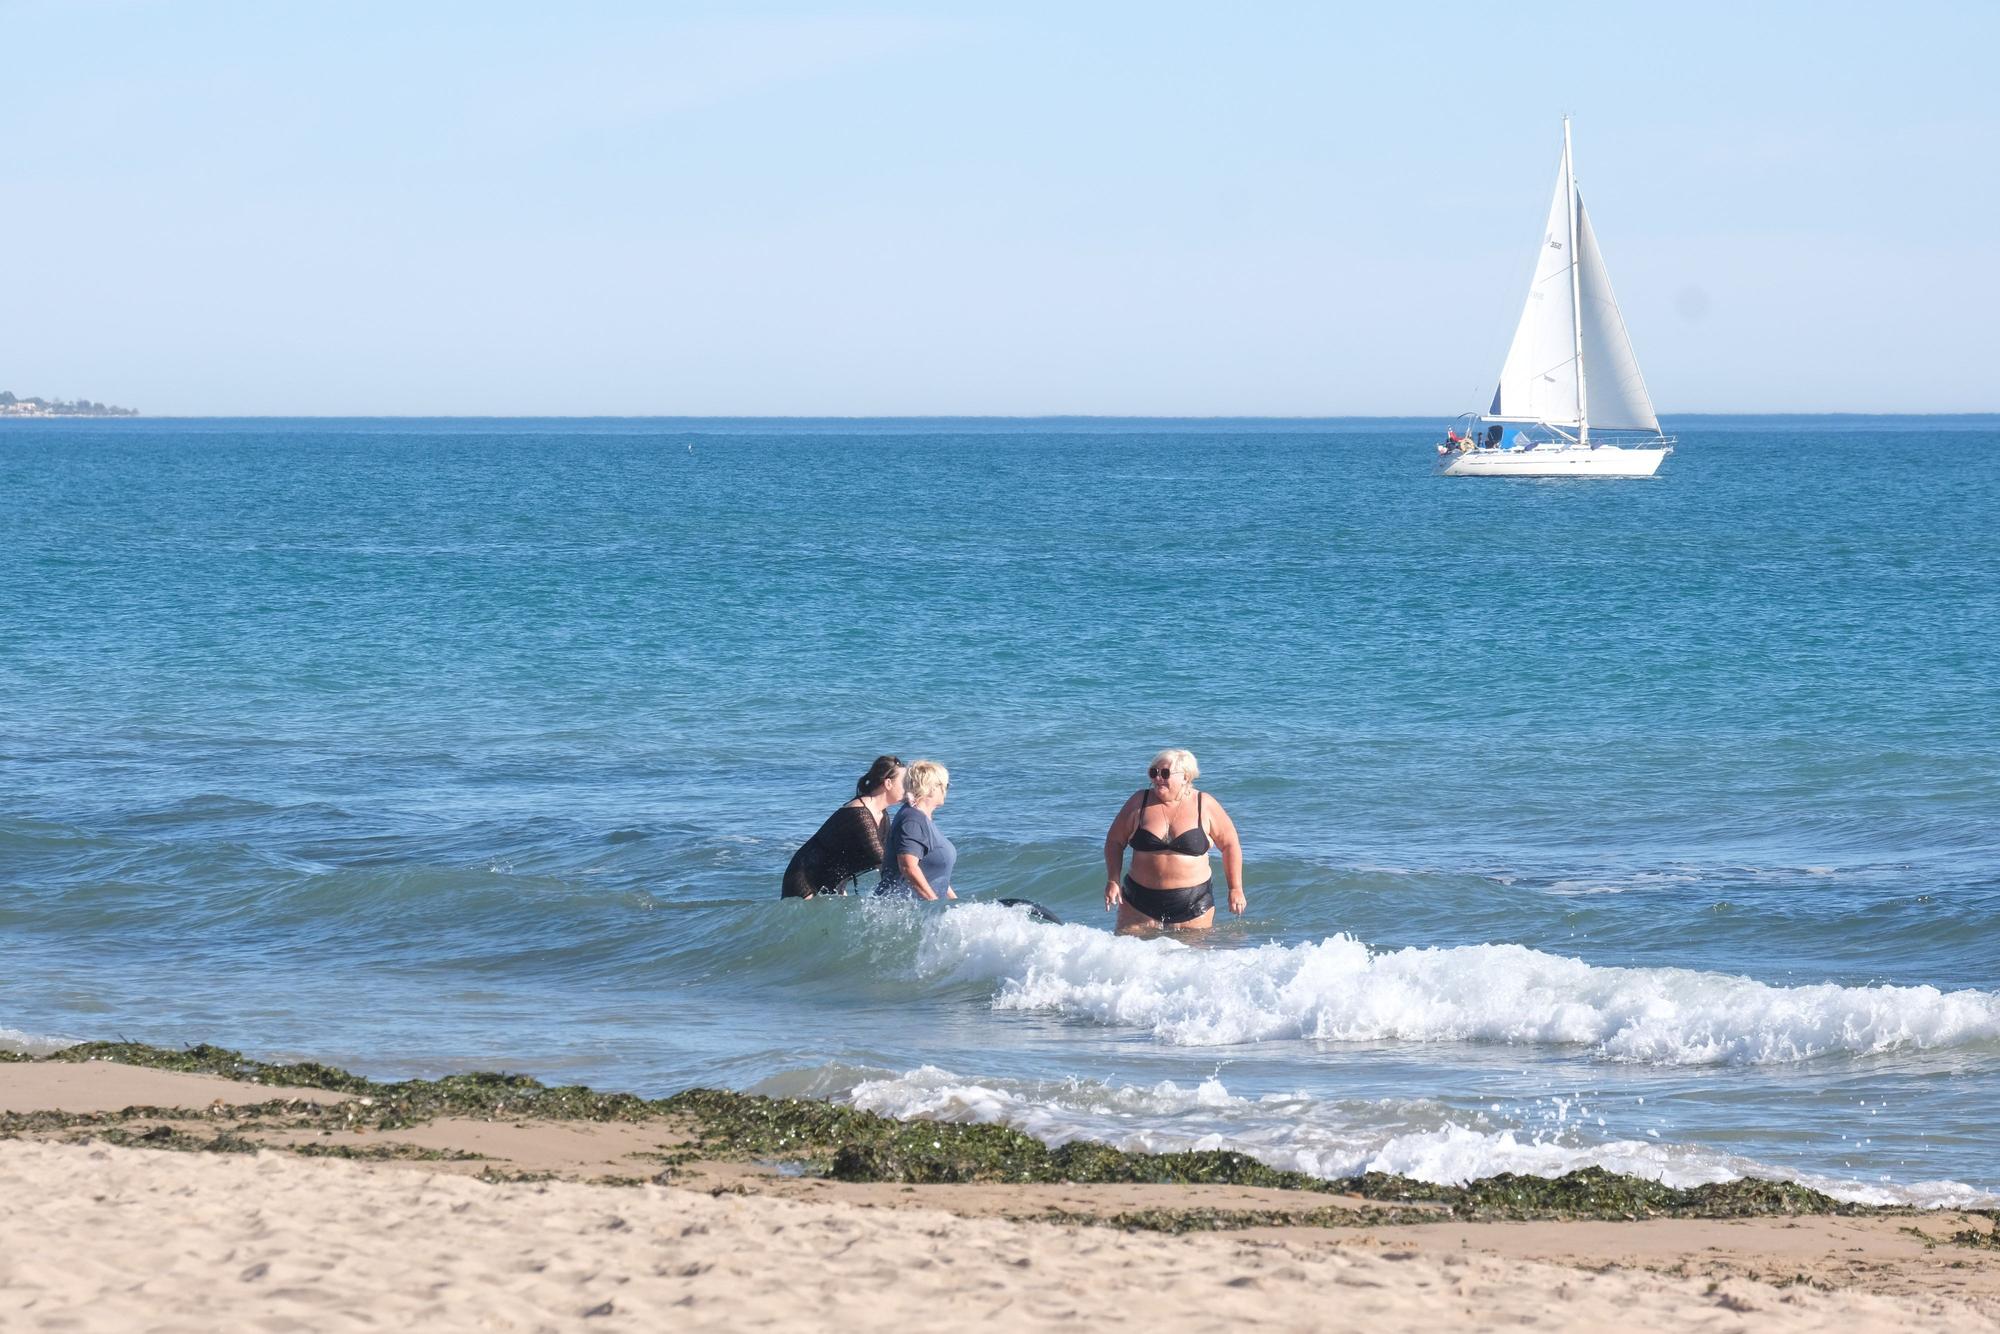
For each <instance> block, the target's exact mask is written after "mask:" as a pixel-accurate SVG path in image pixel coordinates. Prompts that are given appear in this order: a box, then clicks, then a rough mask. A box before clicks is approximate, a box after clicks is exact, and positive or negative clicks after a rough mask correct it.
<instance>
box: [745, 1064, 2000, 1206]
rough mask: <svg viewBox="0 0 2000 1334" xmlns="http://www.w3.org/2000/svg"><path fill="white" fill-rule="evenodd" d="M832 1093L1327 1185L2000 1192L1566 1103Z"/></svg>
mask: <svg viewBox="0 0 2000 1334" xmlns="http://www.w3.org/2000/svg"><path fill="white" fill-rule="evenodd" d="M771 1091H774V1092H775V1091H778V1090H777V1089H775V1088H774V1089H773V1090H771ZM821 1091H822V1092H826V1091H830V1090H824V1089H822V1090H821ZM837 1096H840V1097H842V1098H843V1099H844V1100H845V1101H847V1102H850V1103H852V1104H853V1105H854V1106H856V1107H859V1108H861V1109H863V1110H865V1111H871V1112H876V1113H878V1114H880V1115H883V1116H891V1117H896V1118H898V1119H902V1120H936V1121H958V1122H984V1123H990V1124H999V1125H1006V1126H1011V1127H1012V1128H1014V1129H1016V1130H1019V1131H1022V1132H1023V1133H1024V1134H1028V1135H1032V1136H1034V1137H1035V1138H1036V1139H1039V1140H1042V1141H1044V1142H1045V1143H1048V1144H1050V1145H1062V1144H1066V1143H1069V1142H1070V1141H1072V1140H1079V1139H1083V1140H1092V1141H1096V1142H1099V1143H1104V1144H1110V1145H1112V1146H1113V1147H1115V1148H1119V1149H1123V1150H1126V1151H1128V1152H1148V1153H1170V1152H1177V1151H1180V1150H1190V1149H1193V1150H1205V1149H1230V1150H1234V1151H1236V1152H1239V1153H1243V1154H1247V1155H1248V1156H1250V1157H1252V1158H1255V1159H1257V1160H1258V1161H1259V1162H1263V1163H1266V1164H1268V1165H1269V1166H1272V1167H1277V1168H1282V1169H1287V1170H1290V1171H1296V1172H1304V1173H1307V1174H1308V1175H1312V1176H1317V1177H1322V1178H1327V1179H1338V1178H1343V1177H1351V1176H1357V1175H1359V1174H1361V1173H1364V1172H1387V1173H1393V1174H1395V1175H1398V1176H1405V1177H1410V1178H1413V1179H1415V1180H1418V1181H1429V1182H1435V1183H1438V1184H1440V1185H1462V1184H1464V1183H1465V1182H1468V1181H1474V1180H1478V1179H1480V1178H1483V1177H1491V1176H1497V1175H1499V1174H1500V1173H1502V1172H1513V1173H1517V1174H1520V1175H1525V1176H1539V1177H1559V1176H1563V1175H1565V1174H1566V1173H1569V1172H1574V1171H1578V1170H1580V1169H1582V1168H1586V1167H1599V1168H1603V1169H1605V1170H1606V1171H1611V1172H1620V1173H1625V1174H1627V1175H1630V1176H1636V1177H1642V1178H1646V1179H1648V1180H1654V1181H1660V1182H1663V1183H1664V1184H1666V1185H1669V1186H1678V1187H1688V1186H1698V1185H1705V1184H1709V1183H1712V1182H1721V1181H1734V1180H1738V1179H1741V1178H1744V1177H1758V1178H1762V1179H1765V1180H1790V1181H1796V1182H1798V1183H1799V1184H1801V1185H1805V1186H1810V1187H1812V1188H1813V1189H1815V1190H1820V1191H1824V1192H1825V1193H1826V1194H1828V1195H1831V1196H1833V1197H1834V1198H1835V1199H1840V1200H1847V1201H1851V1202H1853V1203H1857V1204H1875V1205H1910V1206H1916V1207H1920V1208H1987V1207H1991V1206H1993V1205H1995V1204H1997V1203H2000V1196H1996V1195H1993V1194H1991V1193H1989V1192H1986V1191H1982V1190H1979V1189H1977V1188H1975V1187H1972V1186H1968V1185H1966V1184H1964V1183H1962V1182H1957V1181H1918V1182H1910V1183H1893V1182H1888V1181H1880V1182H1863V1181H1855V1180H1850V1179H1844V1178H1839V1177H1833V1176H1827V1175H1824V1174H1819V1173H1811V1172H1799V1171H1795V1170H1787V1169H1784V1168H1780V1167H1776V1166H1773V1165H1771V1164H1767V1163H1760V1162H1757V1161H1755V1160H1753V1159H1750V1158H1746V1157H1742V1156H1739V1155H1735V1154H1728V1153H1722V1152H1719V1151H1717V1150H1715V1149H1712V1148H1705V1147H1702V1146H1698V1145H1688V1144H1675V1143H1665V1142H1660V1141H1657V1140H1651V1139H1631V1138H1609V1139H1604V1140H1600V1141H1597V1142H1592V1141H1591V1140H1590V1139H1589V1134H1590V1131H1589V1129H1588V1123H1587V1122H1585V1121H1582V1120H1580V1119H1573V1118H1572V1117H1571V1116H1570V1115H1569V1113H1571V1112H1572V1111H1574V1110H1575V1109H1574V1108H1573V1107H1569V1106H1560V1107H1559V1110H1558V1111H1557V1112H1555V1113H1554V1114H1552V1115H1550V1116H1549V1117H1548V1118H1547V1123H1546V1124H1544V1125H1541V1126H1526V1125H1508V1124H1504V1123H1502V1122H1501V1121H1500V1120H1497V1119H1496V1118H1493V1117H1488V1116H1486V1115H1481V1114H1478V1113H1466V1112H1464V1111H1460V1110H1455V1109H1451V1108H1447V1107H1445V1106H1443V1105H1441V1104H1438V1103H1434V1102H1428V1101H1422V1100H1418V1101H1402V1100H1394V1099H1385V1100H1379V1101H1368V1100H1359V1099H1322V1098H1313V1097H1311V1096H1309V1095H1307V1094H1304V1093H1291V1094H1270V1095H1266V1096H1264V1097H1261V1098H1245V1097H1239V1096H1237V1095H1235V1094H1232V1093H1230V1092H1229V1090H1228V1089H1227V1088H1226V1087H1225V1086H1224V1085H1223V1083H1222V1081H1221V1080H1220V1079H1215V1078H1210V1079H1206V1080H1203V1081H1201V1082H1200V1083H1199V1084H1197V1085H1195V1086H1194V1087H1191V1088H1189V1087H1182V1086H1181V1085H1178V1084H1176V1083H1175V1082H1173V1081H1171V1080H1167V1081H1162V1082H1161V1083H1158V1084H1155V1085H1152V1086H1150V1087H1143V1088H1142V1087H1134V1086H1131V1085H1121V1086H1111V1085H1106V1084H1100V1083H1095V1082H1092V1081H1085V1080H1068V1081H1061V1082H1049V1081H1038V1082H1028V1081H1014V1080H997V1079H996V1080H981V1079H967V1078H963V1077H960V1076H958V1075H954V1074H952V1073H950V1072H948V1071H945V1070H942V1069H939V1068H938V1067H936V1066H922V1067H920V1068H918V1069H915V1070H910V1071H907V1072H905V1073H903V1074H901V1075H895V1076H888V1077H878V1078H863V1079H860V1080H859V1081H858V1082H855V1083H854V1084H852V1086H851V1087H849V1088H848V1089H847V1090H846V1092H845V1093H844V1094H839V1095H837ZM1554 1101H1555V1102H1557V1103H1558V1104H1560V1103H1561V1101H1562V1100H1554Z"/></svg>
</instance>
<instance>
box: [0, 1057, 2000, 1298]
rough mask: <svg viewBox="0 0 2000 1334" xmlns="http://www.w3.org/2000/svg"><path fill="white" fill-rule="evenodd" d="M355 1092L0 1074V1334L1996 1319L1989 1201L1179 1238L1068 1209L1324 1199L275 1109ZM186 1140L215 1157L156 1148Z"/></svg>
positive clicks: (646, 1123) (98, 1072)
mask: <svg viewBox="0 0 2000 1334" xmlns="http://www.w3.org/2000/svg"><path fill="white" fill-rule="evenodd" d="M355 1101H358V1100H357V1099H355V1098H353V1096H352V1095H343V1094H341V1093H338V1092H329V1091H328V1090H326V1089H321V1088H300V1089H293V1088H274V1087H272V1086H271V1084H269V1083H268V1082H267V1083H249V1082H246V1081H240V1080H229V1079H224V1078H219V1077H216V1076H212V1075H199V1074H185V1073H178V1072H173V1071H166V1070H157V1069H144V1068H137V1067H132V1066H126V1065H120V1064H114V1063H111V1062H107V1061H93V1062H87V1063H61V1062H33V1063H28V1062H13V1063H6V1064H0V1118H4V1120H0V1130H4V1133H5V1134H7V1135H8V1136H9V1137H10V1138H8V1139H6V1140H4V1141H0V1199H5V1200H7V1201H8V1208H7V1209H6V1210H5V1213H4V1223H0V1327H5V1328H10V1329H13V1328H19V1329H51V1330H53V1329H78V1330H114V1329H115V1330H127V1329H161V1330H167V1329H190V1330H192V1329H271V1330H279V1329H304V1328H313V1329H347V1328H356V1329H358V1328H383V1327H390V1328H397V1327H415V1328H437V1329H501V1330H538V1329H564V1328H590V1329H620V1328H630V1329H643V1328H657V1327H662V1326H669V1325H670V1326H673V1327H700V1328H707V1327H717V1326H731V1327H767V1328H807V1327H811V1328H851V1327H855V1328H858V1327H864V1326H866V1327H880V1326H882V1325H883V1324H884V1323H885V1322H886V1323H889V1324H891V1325H893V1326H895V1327H899V1328H911V1329H945V1328H952V1327H957V1326H960V1325H963V1324H965V1323H967V1322H970V1321H975V1320H977V1321H982V1322H987V1323H990V1324H993V1325H995V1326H996V1327H1000V1328H1020V1329H1038V1328H1045V1327H1059V1326H1070V1327H1074V1326H1076V1325H1079V1324H1081V1323H1084V1322H1093V1323H1108V1324H1111V1325H1114V1326H1117V1327H1121V1328H1129V1327H1134V1326H1141V1325H1151V1326H1160V1327H1169V1328H1176V1329H1181V1328H1185V1329H1206V1328H1220V1327H1222V1326H1224V1325H1230V1326H1245V1325H1247V1326H1251V1327H1255V1328H1274V1329H1345V1328H1355V1329H1359V1328H1368V1329H1371V1330H1404V1329H1407V1330H1418V1329H1425V1330H1434V1329H1439V1328H1488V1327H1496V1326H1507V1325H1517V1324H1518V1325H1533V1326H1534V1327H1536V1328H1545V1329H1547V1328H1553V1329H1597V1328H1606V1327H1611V1326H1614V1325H1615V1326H1621V1327H1626V1328H1634V1329H1668V1328H1674V1329H1714V1330H1733V1329H1745V1330H1749V1329H1755V1330H1766V1329H1769V1330H1792V1329H1801V1330H1804V1329H1844V1330H1845V1329H1853V1330H1869V1329H1885V1330H1886V1329H1892V1328H1909V1327H1918V1328H1924V1329H1938V1330H1960V1329H1963V1330H1983V1329H1994V1328H1996V1327H2000V1250H1994V1249H1991V1248H1982V1247H1972V1246H1966V1245H1963V1244H1955V1243H1953V1242H1952V1241H1951V1240H1950V1238H1951V1236H1952V1235H1953V1234H1954V1233H1956V1232H1961V1231H1966V1230H1975V1231H1976V1230H1984V1229H1985V1228H1987V1227H1989V1226H1990V1222H1989V1220H1987V1219H1985V1218H1983V1217H1980V1216H1976V1215H1965V1214H1956V1213H1925V1214H1910V1213H1900V1212H1899V1213H1879V1214H1878V1213H1863V1214H1858V1215H1852V1216H1833V1217H1817V1216H1814V1217H1763V1218H1747V1219H1686V1218H1674V1219H1653V1220H1646V1221H1601V1220H1569V1221H1525V1222H1467V1221H1461V1220H1450V1221H1444V1220H1440V1221H1436V1222H1422V1223H1415V1224H1411V1223H1402V1224H1397V1225H1366V1224H1364V1225H1359V1226H1316V1225H1303V1224H1301V1225H1293V1226H1270V1225H1265V1226H1258V1227H1251V1228H1245V1229H1235V1230H1229V1231H1218V1232H1203V1233H1198V1234H1195V1235H1179V1236H1176V1235H1165V1234H1162V1233H1159V1232H1153V1231H1144V1230H1135V1229H1128V1228H1124V1227H1119V1226H1114V1225H1104V1224H1102V1223H1092V1222H1089V1221H1086V1220H1090V1219H1106V1218H1110V1217H1113V1216H1116V1215H1120V1214H1126V1215H1129V1214H1131V1213H1133V1211H1135V1210H1143V1209H1172V1208H1179V1209H1215V1210H1253V1209H1256V1210H1265V1211H1283V1210H1286V1209H1294V1210H1299V1211H1300V1212H1301V1213H1303V1212H1305V1211H1306V1209H1307V1207H1308V1206H1310V1208H1312V1209H1323V1208H1325V1207H1327V1205H1328V1200H1329V1197H1326V1196H1316V1197H1312V1198H1311V1199H1310V1200H1309V1201H1300V1200H1298V1199H1297V1198H1295V1197H1296V1195H1297V1192H1288V1191H1277V1190H1258V1189H1252V1188H1247V1187H1240V1186H1205V1185H1147V1184H1122V1185H1088V1186H1082V1185H1070V1184H1063V1183H1054V1184H1048V1183H1041V1184H1018V1185H1017V1184H943V1185H897V1184H892V1183H887V1182H845V1181H833V1180H826V1179H821V1178H812V1177H806V1176H800V1175H798V1174H797V1173H796V1172H787V1171H783V1170H780V1169H779V1168H777V1167H776V1166H775V1165H772V1164H769V1163H758V1162H741V1161H736V1162H728V1161H717V1160H708V1159H705V1158H703V1157H702V1156H701V1155H700V1154H699V1153H698V1152H694V1151H691V1149H690V1140H689V1136H688V1133H687V1131H686V1129H685V1127H682V1126H678V1125H676V1124H675V1123H673V1122H672V1121H671V1120H663V1119H650V1120H639V1121H610V1122H596V1121H562V1120H549V1119H541V1118H527V1119H520V1120H509V1119H507V1118H506V1117H505V1116H504V1115H503V1116H496V1117H490V1118H489V1117H438V1118H434V1119H431V1120H428V1121H426V1122H425V1123H423V1124H419V1125H411V1126H407V1127H404V1128H401V1129H398V1130H395V1131H393V1132H382V1131H376V1130H370V1129H367V1128H365V1127H364V1128H360V1129H355V1130H342V1131H337V1132H336V1131H333V1130H330V1129H324V1128H323V1129H321V1130H320V1131H318V1132H314V1133H310V1134H308V1133H304V1132H301V1131H299V1130H298V1129H297V1128H296V1127H293V1128H290V1129H285V1128H279V1127H278V1126H277V1124H276V1123H277V1122H278V1121H280V1120H282V1118H281V1117H277V1116H274V1115H273V1113H272V1109H274V1108H277V1109H283V1108H291V1109H309V1108H314V1109H321V1110H320V1113H319V1114H320V1115H321V1119H322V1120H326V1119H329V1118H328V1117H327V1116H326V1115H324V1114H325V1113H331V1119H332V1120H333V1121H334V1123H338V1118H339V1117H340V1115H342V1112H341V1104H343V1103H348V1102H355ZM250 1108H256V1109H260V1110H259V1111H257V1112H256V1113H255V1115H253V1116H251V1117H250V1118H249V1119H245V1116H244V1109H250ZM354 1110H356V1111H359V1110H362V1109H360V1108H358V1107H357V1108H355V1109H354ZM266 1126H269V1127H270V1128H268V1129H267V1128H265V1127H266ZM218 1137H221V1141H220V1143H218ZM114 1139H122V1140H123V1141H124V1145H125V1146H120V1145H119V1144H116V1143H113V1142H111V1141H112V1140H114ZM260 1144H262V1145H268V1146H269V1147H258V1145H260ZM142 1145H157V1146H159V1147H158V1148H150V1147H136V1146H142ZM199 1147H208V1148H211V1149H217V1148H227V1149H232V1150H233V1151H210V1152H171V1151H165V1150H171V1149H188V1148H199ZM302 1149H303V1151H305V1152H316V1153H320V1154H325V1153H328V1152H339V1153H343V1154H346V1153H358V1154H362V1155H366V1156H368V1157H367V1159H366V1160H351V1161H327V1160H312V1159H309V1158H306V1157H302V1156H301V1151H302ZM475 1155H476V1156H475ZM660 1163H671V1164H672V1167H671V1169H670V1170H668V1171H666V1172H664V1173H661V1172H658V1171H649V1170H648V1169H649V1168H653V1167H655V1166H656V1165H657V1164H660ZM482 1178H483V1179H482ZM661 1181H666V1182H669V1183H670V1184H659V1182H661ZM611 1182H615V1183H618V1184H606V1183H611ZM1287 1197H1292V1198H1287ZM1335 1204H1336V1206H1337V1207H1343V1208H1351V1209H1354V1210H1357V1211H1359V1210H1365V1209H1366V1208H1367V1207H1368V1206H1367V1204H1366V1202H1363V1201H1358V1200H1353V1201H1349V1200H1340V1199H1338V1198H1337V1197H1336V1198H1335ZM1051 1218H1055V1219H1060V1220H1062V1221H1041V1220H1046V1219H1051Z"/></svg>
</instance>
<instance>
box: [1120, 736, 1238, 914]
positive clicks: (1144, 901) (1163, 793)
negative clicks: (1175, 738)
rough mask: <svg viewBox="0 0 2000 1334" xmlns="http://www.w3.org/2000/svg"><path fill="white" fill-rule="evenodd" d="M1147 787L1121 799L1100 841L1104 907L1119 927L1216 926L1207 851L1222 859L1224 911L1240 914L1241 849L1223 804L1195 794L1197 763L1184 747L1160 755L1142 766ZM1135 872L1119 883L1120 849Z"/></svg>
mask: <svg viewBox="0 0 2000 1334" xmlns="http://www.w3.org/2000/svg"><path fill="white" fill-rule="evenodd" d="M1146 777H1147V778H1148V779H1150V780H1151V783H1152V785H1151V786H1150V787H1143V788H1140V789H1139V790H1138V791H1137V792H1134V793H1133V794H1132V795H1131V796H1129V797H1127V798H1126V799H1125V804H1124V805H1123V806H1121V807H1119V809H1118V818H1117V819H1115V820H1113V821H1112V822H1111V829H1110V831H1109V832H1108V833H1106V834H1105V836H1104V868H1105V870H1106V872H1107V873H1108V877H1107V879H1106V880H1105V883H1104V908H1105V911H1107V912H1109V911H1110V910H1112V909H1114V908H1115V909H1117V910H1118V930H1119V931H1121V932H1125V931H1144V930H1148V929H1154V930H1157V929H1161V928H1164V929H1166V930H1169V931H1198V930H1200V929H1202V928H1204V927H1209V926H1213V925H1215V890H1214V885H1215V872H1214V871H1213V870H1211V869H1210V867H1209V864H1208V854H1209V850H1210V849H1211V848H1212V849H1215V850H1216V851H1218V852H1220V853H1221V854H1222V873H1223V875H1224V876H1225V877H1226V878H1227V880H1228V882H1229V911H1231V912H1233V913H1239V914H1240V913H1241V912H1242V911H1243V910H1244V908H1246V907H1247V906H1249V905H1248V902H1247V901H1246V900H1245V899H1244V897H1243V845H1242V844H1240V843H1239V842H1237V840H1236V825H1235V822H1234V821H1232V820H1231V819H1230V818H1229V812H1227V811H1225V810H1223V809H1222V803H1221V802H1219V801H1217V800H1215V798H1213V797H1211V796H1209V795H1208V794H1207V793H1206V792H1198V791H1196V790H1195V786H1194V780H1195V779H1197V778H1199V777H1201V766H1200V765H1198V764H1196V763H1195V759H1194V756H1192V755H1190V754H1189V753H1188V752H1186V751H1184V750H1163V751H1161V752H1160V753H1159V754H1158V755H1155V756H1154V757H1153V762H1152V764H1151V765H1150V766H1148V767H1147V769H1146ZM1127 848H1130V849H1131V850H1132V869H1131V872H1130V873H1129V874H1126V875H1124V876H1123V877H1122V878H1121V876H1120V872H1121V871H1122V870H1123V869H1124V865H1125V850H1126V849H1127Z"/></svg>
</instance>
